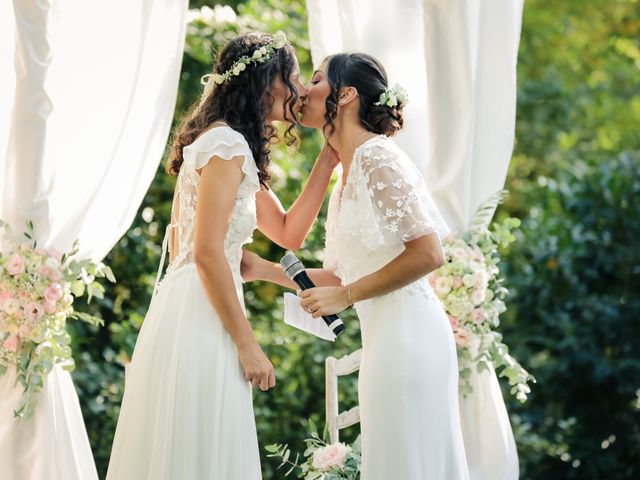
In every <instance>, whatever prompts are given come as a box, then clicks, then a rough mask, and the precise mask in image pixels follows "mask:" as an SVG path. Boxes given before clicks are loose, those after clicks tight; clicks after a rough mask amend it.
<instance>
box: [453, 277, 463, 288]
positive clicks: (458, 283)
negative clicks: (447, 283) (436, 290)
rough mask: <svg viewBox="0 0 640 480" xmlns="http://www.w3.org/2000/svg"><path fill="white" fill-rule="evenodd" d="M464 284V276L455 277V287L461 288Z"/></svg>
mask: <svg viewBox="0 0 640 480" xmlns="http://www.w3.org/2000/svg"><path fill="white" fill-rule="evenodd" d="M462 285H464V282H463V281H462V277H454V278H453V288H460V287H461V286H462Z"/></svg>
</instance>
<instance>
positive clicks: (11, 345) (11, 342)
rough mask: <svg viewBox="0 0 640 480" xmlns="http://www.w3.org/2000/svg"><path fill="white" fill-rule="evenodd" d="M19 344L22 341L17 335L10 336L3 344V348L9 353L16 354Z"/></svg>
mask: <svg viewBox="0 0 640 480" xmlns="http://www.w3.org/2000/svg"><path fill="white" fill-rule="evenodd" d="M18 343H20V339H19V338H18V336H17V335H9V337H8V338H7V339H6V340H5V341H4V342H3V343H2V347H3V348H4V349H5V350H7V351H9V352H15V351H16V350H18Z"/></svg>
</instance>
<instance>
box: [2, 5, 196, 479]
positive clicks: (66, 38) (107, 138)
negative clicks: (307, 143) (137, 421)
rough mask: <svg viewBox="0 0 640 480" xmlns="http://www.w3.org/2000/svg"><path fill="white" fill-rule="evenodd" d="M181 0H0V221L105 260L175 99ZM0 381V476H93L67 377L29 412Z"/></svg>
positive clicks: (160, 144) (163, 137)
mask: <svg viewBox="0 0 640 480" xmlns="http://www.w3.org/2000/svg"><path fill="white" fill-rule="evenodd" d="M186 12H187V1H186V0H112V1H109V2H104V1H102V0H14V2H13V5H11V2H8V1H3V2H0V98H2V101H1V102H0V175H1V176H0V217H1V218H3V219H5V220H7V221H9V222H11V223H12V224H14V226H15V227H16V229H20V228H22V227H23V226H24V222H25V220H27V219H30V220H33V221H34V224H35V227H36V238H37V239H38V241H39V244H40V245H41V246H54V247H56V248H58V249H60V250H66V249H68V248H69V247H70V245H71V243H72V242H73V240H75V239H76V238H79V240H80V245H81V252H80V254H81V255H82V256H90V257H92V258H93V259H95V260H99V259H101V258H103V257H104V256H105V255H106V254H107V253H108V252H109V250H110V249H111V248H112V247H113V245H114V244H115V243H116V242H117V240H118V239H119V238H120V236H122V234H123V233H124V232H125V231H126V229H127V228H128V227H129V225H130V224H131V222H132V220H133V218H134V216H135V214H136V211H137V209H138V207H139V205H140V202H141V201H142V198H143V197H144V194H145V192H146V191H147V189H148V186H149V184H150V182H151V180H152V179H153V176H154V174H155V172H156V169H157V167H158V162H159V161H160V158H161V156H162V152H163V150H164V147H165V144H166V141H167V137H168V133H169V128H170V125H171V119H172V116H173V110H174V105H175V98H176V94H177V86H178V79H179V72H180V67H181V61H182V52H183V46H184V34H185V26H186V25H185V19H186ZM14 383H15V375H5V376H3V377H1V378H0V478H20V479H40V478H45V477H46V478H49V479H53V480H58V479H59V480H76V479H77V480H91V479H93V478H97V473H96V469H95V465H94V462H93V457H92V455H91V450H90V447H89V442H88V439H87V434H86V431H85V427H84V422H83V419H82V414H81V411H80V407H79V404H78V397H77V395H76V392H75V389H74V387H73V383H72V381H71V377H70V375H69V373H68V372H66V371H64V370H62V369H61V368H56V369H55V370H54V371H53V372H52V374H51V375H50V376H49V378H48V379H47V383H46V386H45V391H44V393H43V396H42V398H41V401H40V404H39V406H38V409H37V411H36V413H35V414H34V416H33V418H31V419H29V420H20V421H18V420H15V419H14V418H13V411H14V410H15V409H16V408H17V406H18V403H19V401H20V396H21V392H22V390H21V388H19V387H15V386H14Z"/></svg>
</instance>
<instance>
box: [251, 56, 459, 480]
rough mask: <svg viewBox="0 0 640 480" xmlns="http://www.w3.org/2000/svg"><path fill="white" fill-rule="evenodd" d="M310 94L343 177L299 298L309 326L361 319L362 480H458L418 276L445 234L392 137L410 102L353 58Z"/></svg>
mask: <svg viewBox="0 0 640 480" xmlns="http://www.w3.org/2000/svg"><path fill="white" fill-rule="evenodd" d="M307 91H308V93H307V96H306V99H305V102H304V105H303V109H302V117H301V122H302V124H303V125H306V126H310V127H315V128H319V129H321V130H322V131H323V132H324V134H325V137H326V138H327V141H328V142H329V143H330V144H331V146H332V147H333V148H335V149H336V151H337V153H338V156H339V158H340V161H341V163H342V175H341V179H340V181H338V182H337V183H336V186H335V188H334V190H333V193H332V195H331V200H330V201H329V210H328V214H327V223H326V245H325V246H326V250H325V260H324V269H317V270H307V272H308V273H309V276H310V277H311V278H312V280H313V281H314V283H315V284H316V285H318V287H317V288H312V289H309V290H304V291H302V292H300V293H299V295H300V296H301V297H302V298H301V302H300V303H301V305H302V306H303V308H305V309H307V311H308V312H310V313H311V314H312V315H313V316H314V317H316V318H317V317H320V316H321V315H330V314H334V313H338V312H340V311H341V310H344V309H345V308H347V307H348V306H350V305H354V306H355V309H356V311H357V313H358V317H359V320H360V327H361V332H362V363H361V367H360V374H359V383H358V395H359V403H360V422H361V431H362V437H361V438H362V466H361V469H362V480H389V479H402V480H466V479H468V478H469V473H468V470H467V463H466V458H465V451H464V444H463V440H462V428H461V424H460V413H459V404H458V362H457V356H456V346H455V341H454V337H453V332H452V330H451V326H450V324H449V320H448V318H447V315H446V314H445V311H444V309H443V307H442V305H441V303H440V301H439V300H438V297H437V296H436V294H435V293H434V292H433V290H432V289H431V286H430V284H429V282H428V281H427V278H426V276H427V274H429V273H430V272H432V271H433V270H435V269H437V268H438V267H439V266H440V265H442V263H443V261H444V254H443V251H442V246H441V243H440V242H441V239H442V238H443V236H444V235H446V233H447V232H448V228H447V225H446V224H445V222H444V220H443V218H442V216H441V215H440V212H439V211H438V209H437V207H436V205H435V204H434V202H433V200H432V199H431V196H430V194H429V192H428V191H427V188H426V186H425V183H424V180H423V178H422V175H421V173H420V172H419V171H418V169H417V168H416V167H415V165H414V163H413V162H412V161H411V159H409V157H408V156H407V154H406V153H405V152H404V151H403V150H401V149H400V148H399V147H398V146H397V145H396V144H395V143H394V141H393V140H392V139H391V138H390V137H391V136H393V135H394V134H395V133H396V132H397V131H399V130H400V129H401V128H402V125H403V107H404V106H405V105H406V103H407V101H408V98H407V94H406V92H405V91H404V90H403V89H402V88H401V87H400V86H399V85H395V86H390V85H389V84H388V81H387V76H386V73H385V70H384V68H383V67H382V65H381V64H380V63H379V62H378V61H377V60H376V59H375V58H373V57H371V56H369V55H365V54H361V53H349V54H346V53H345V54H338V55H334V56H332V57H329V58H327V59H326V60H325V61H324V62H323V63H322V65H321V66H320V68H319V69H318V70H317V71H316V72H315V73H314V75H313V79H312V81H311V85H310V86H309V87H308V88H307ZM249 260H250V261H249ZM244 263H245V270H246V271H247V272H248V273H247V274H248V275H250V276H252V277H253V278H260V279H264V280H269V281H273V282H276V283H280V284H282V285H287V286H290V287H293V288H295V285H293V284H292V283H291V282H290V281H288V280H287V278H286V277H285V276H284V275H283V274H281V273H279V272H278V270H277V269H275V268H272V267H271V266H270V264H269V263H268V262H266V261H263V260H261V259H258V258H256V257H254V256H251V257H250V258H249V257H247V262H244Z"/></svg>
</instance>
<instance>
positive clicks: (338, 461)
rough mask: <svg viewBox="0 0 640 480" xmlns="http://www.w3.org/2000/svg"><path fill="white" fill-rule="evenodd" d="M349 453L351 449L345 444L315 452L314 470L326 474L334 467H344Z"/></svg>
mask: <svg viewBox="0 0 640 480" xmlns="http://www.w3.org/2000/svg"><path fill="white" fill-rule="evenodd" d="M348 453H349V447H347V446H346V445H345V444H344V443H334V444H333V445H327V446H326V447H322V448H320V449H318V450H316V451H315V453H314V454H313V468H315V469H317V470H320V471H322V472H326V471H327V470H330V469H331V468H333V467H342V466H343V465H344V462H345V460H346V458H347V454H348Z"/></svg>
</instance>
